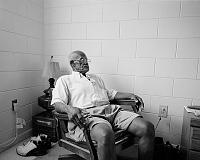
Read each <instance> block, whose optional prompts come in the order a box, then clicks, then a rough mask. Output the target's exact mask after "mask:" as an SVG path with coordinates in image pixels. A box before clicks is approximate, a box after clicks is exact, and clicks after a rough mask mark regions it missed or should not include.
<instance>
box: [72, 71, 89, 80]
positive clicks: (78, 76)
mask: <svg viewBox="0 0 200 160" xmlns="http://www.w3.org/2000/svg"><path fill="white" fill-rule="evenodd" d="M72 75H73V76H74V77H75V78H79V79H80V78H83V77H84V76H83V75H82V74H81V73H79V72H75V71H72ZM86 78H87V79H90V78H91V77H90V75H88V74H86Z"/></svg>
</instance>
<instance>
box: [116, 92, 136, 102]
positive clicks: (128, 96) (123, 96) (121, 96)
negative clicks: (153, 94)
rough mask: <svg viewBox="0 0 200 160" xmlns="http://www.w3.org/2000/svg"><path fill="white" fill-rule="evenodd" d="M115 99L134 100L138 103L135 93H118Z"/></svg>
mask: <svg viewBox="0 0 200 160" xmlns="http://www.w3.org/2000/svg"><path fill="white" fill-rule="evenodd" d="M114 99H133V100H135V101H137V97H136V95H134V94H133V93H126V92H117V93H116V95H115V97H114Z"/></svg>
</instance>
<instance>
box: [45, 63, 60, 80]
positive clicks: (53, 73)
mask: <svg viewBox="0 0 200 160" xmlns="http://www.w3.org/2000/svg"><path fill="white" fill-rule="evenodd" d="M59 76H60V66H59V62H53V61H50V62H46V63H45V65H44V69H43V73H42V77H45V78H54V79H57V78H59Z"/></svg>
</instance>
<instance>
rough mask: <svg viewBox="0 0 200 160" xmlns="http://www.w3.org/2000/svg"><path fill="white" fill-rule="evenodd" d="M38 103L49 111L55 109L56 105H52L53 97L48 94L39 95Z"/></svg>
mask: <svg viewBox="0 0 200 160" xmlns="http://www.w3.org/2000/svg"><path fill="white" fill-rule="evenodd" d="M38 105H39V106H40V107H42V108H44V109H46V110H47V111H49V112H51V111H52V110H54V109H55V108H54V106H52V105H51V97H50V96H47V95H42V96H40V97H38Z"/></svg>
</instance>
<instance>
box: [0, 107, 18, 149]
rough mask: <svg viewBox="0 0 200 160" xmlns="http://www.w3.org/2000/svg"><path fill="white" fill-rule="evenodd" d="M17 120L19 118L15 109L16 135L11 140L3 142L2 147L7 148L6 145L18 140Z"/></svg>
mask: <svg viewBox="0 0 200 160" xmlns="http://www.w3.org/2000/svg"><path fill="white" fill-rule="evenodd" d="M16 120H17V112H16V111H15V137H14V138H13V139H12V140H10V141H6V142H3V143H1V144H0V148H6V147H8V146H10V145H12V144H13V143H14V142H15V141H16V139H17V137H18V133H17V127H16Z"/></svg>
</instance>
